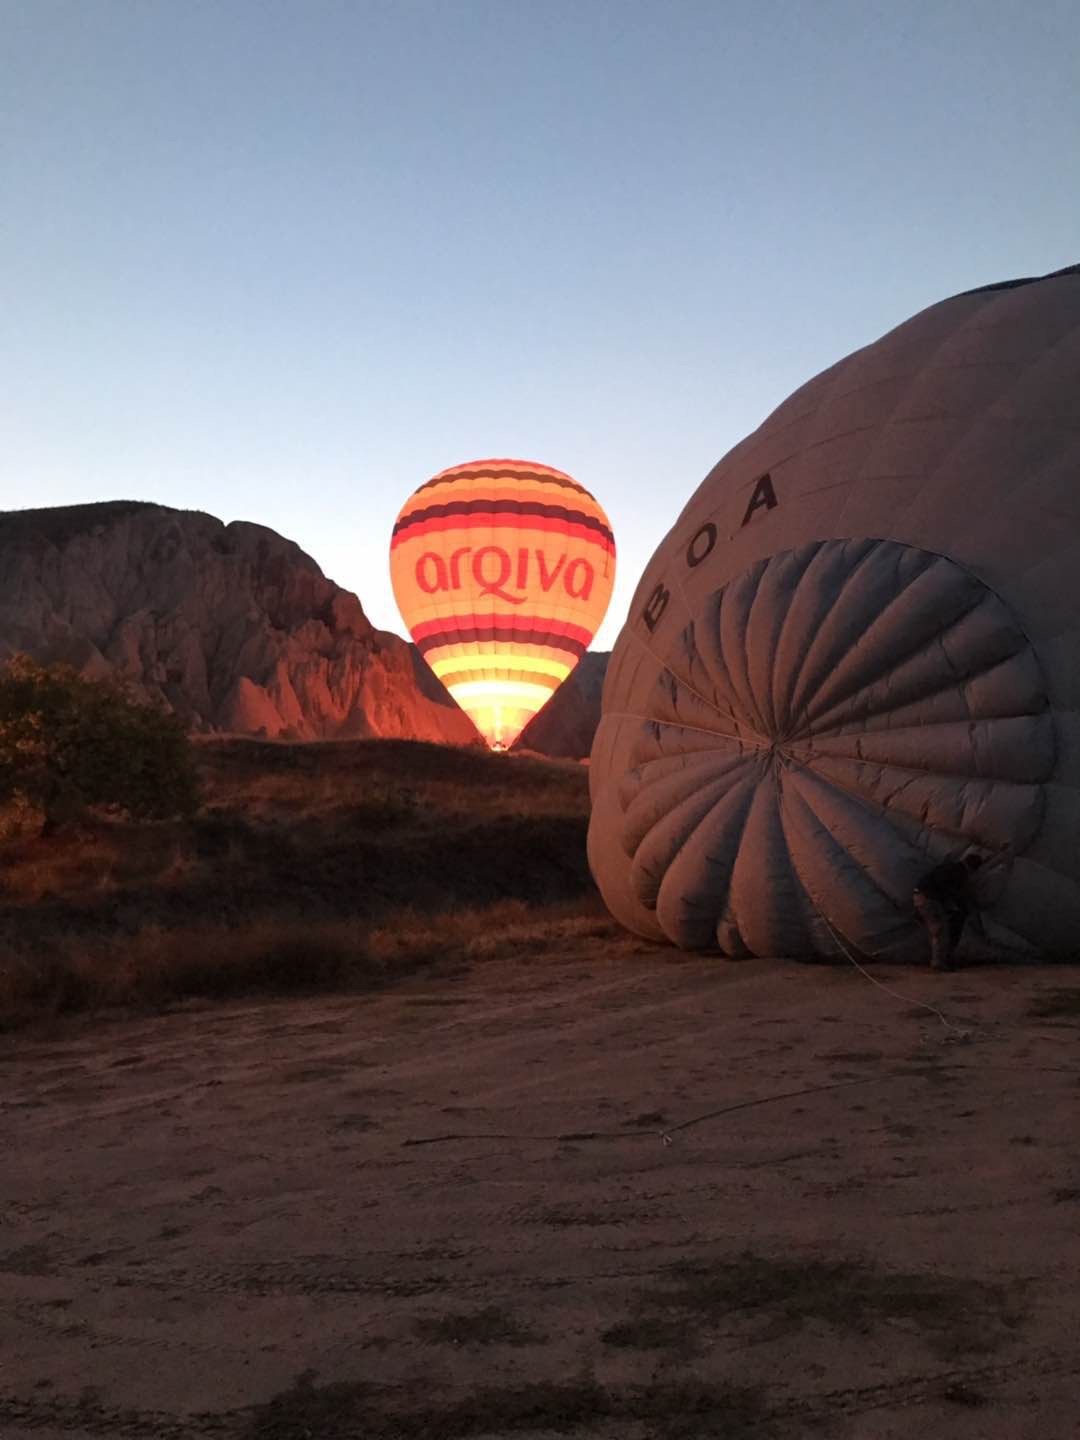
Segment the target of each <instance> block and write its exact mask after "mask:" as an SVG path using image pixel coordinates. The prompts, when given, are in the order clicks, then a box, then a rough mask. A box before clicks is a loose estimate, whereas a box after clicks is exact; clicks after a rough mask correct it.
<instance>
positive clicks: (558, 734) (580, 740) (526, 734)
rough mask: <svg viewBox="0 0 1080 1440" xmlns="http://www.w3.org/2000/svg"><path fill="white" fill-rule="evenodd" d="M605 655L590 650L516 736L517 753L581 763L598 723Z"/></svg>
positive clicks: (606, 658)
mask: <svg viewBox="0 0 1080 1440" xmlns="http://www.w3.org/2000/svg"><path fill="white" fill-rule="evenodd" d="M610 658H611V656H610V654H609V653H608V652H607V651H597V650H590V651H589V652H588V653H587V654H586V655H583V656H582V657H581V660H580V662H579V663H578V666H577V668H576V669H575V670H574V671H573V672H572V674H571V675H570V677H569V679H567V680H565V681H564V682H563V684H562V685H560V686H559V688H558V690H556V691H555V694H554V695H553V696H552V697H551V699H550V700H549V701H548V703H547V704H546V705H545V706H544V708H543V709H542V710H541V711H540V712H539V713H538V714H536V715H534V716H533V718H532V719H531V720H530V721H529V723H528V725H526V726H525V729H524V730H523V731H522V732H521V734H520V735H519V736H518V739H517V743H516V745H515V746H514V748H515V749H516V750H535V751H536V753H537V754H539V755H551V756H554V757H558V758H560V759H567V760H584V759H585V758H586V757H587V756H588V753H589V751H590V750H591V749H592V742H593V736H594V735H595V734H596V727H597V725H599V723H600V696H601V693H602V692H603V689H604V676H605V675H606V674H607V666H608V660H609V659H610Z"/></svg>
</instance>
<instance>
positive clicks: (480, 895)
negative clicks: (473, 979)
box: [0, 740, 607, 1022]
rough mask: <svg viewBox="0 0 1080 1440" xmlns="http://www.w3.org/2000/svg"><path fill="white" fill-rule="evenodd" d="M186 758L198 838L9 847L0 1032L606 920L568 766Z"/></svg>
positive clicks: (236, 752)
mask: <svg viewBox="0 0 1080 1440" xmlns="http://www.w3.org/2000/svg"><path fill="white" fill-rule="evenodd" d="M197 755H198V760H199V769H200V772H201V776H202V782H203V807H202V809H201V811H200V813H199V815H198V816H197V817H196V818H195V819H194V820H193V821H191V822H181V821H177V822H174V823H168V824H142V825H138V824H133V823H125V822H119V821H115V822H110V821H106V820H101V819H99V820H95V821H92V822H88V823H86V824H84V825H81V826H79V827H77V828H72V829H70V830H67V831H63V832H61V833H59V834H57V835H54V836H50V837H47V838H36V839H32V840H31V839H22V840H12V841H9V842H7V843H6V844H5V845H4V846H3V847H2V853H0V1016H2V1015H3V1013H4V1012H5V1011H6V1012H7V1015H8V1019H9V1022H10V1021H11V1018H12V1017H15V1018H18V1016H20V1015H25V1014H27V1013H40V1012H41V1011H42V1010H46V1011H63V1010H66V1009H81V1008H86V1007H87V1006H91V1005H94V1004H98V1003H110V1002H114V1001H126V1000H140V999H149V1000H154V999H160V998H168V997H169V996H170V995H179V994H186V993H212V994H213V993H235V992H236V991H243V990H246V989H251V990H259V989H294V988H300V989H303V988H306V987H310V986H319V985H324V986H325V985H334V984H342V985H346V986H347V985H350V984H352V983H355V982H356V981H357V980H361V979H362V980H364V981H365V982H370V981H372V980H374V979H377V978H379V976H380V975H381V974H382V973H383V972H384V971H385V970H386V969H387V967H388V966H389V967H393V966H395V965H405V966H408V965H415V964H418V963H426V962H427V961H428V960H432V959H447V958H450V957H452V956H453V955H455V954H456V955H457V956H458V957H459V958H461V957H462V956H463V955H464V952H465V951H466V950H468V948H469V947H470V946H471V947H472V948H473V950H474V951H475V950H476V949H477V947H479V948H480V949H483V948H484V947H485V945H488V946H489V944H490V938H491V937H492V936H495V937H499V938H500V939H501V940H502V941H505V939H506V936H507V935H509V934H511V933H512V932H513V929H514V926H518V927H520V926H521V925H522V924H528V925H532V926H533V928H534V929H535V928H536V926H537V925H539V926H540V928H541V929H542V928H543V926H544V925H545V924H547V923H548V922H549V921H551V920H554V921H556V922H558V923H562V922H564V921H566V920H568V919H572V918H573V917H574V916H575V915H578V916H580V915H592V916H595V915H599V914H600V910H599V905H598V901H597V900H596V897H595V893H594V891H593V887H592V881H591V879H590V877H589V873H588V867H587V864H586V859H585V830H586V824H587V815H588V801H587V777H586V774H585V772H584V770H583V769H582V768H581V767H579V766H577V765H573V764H559V763H556V762H550V761H543V760H535V759H528V758H524V757H512V756H506V755H492V754H489V753H488V752H486V751H484V750H482V749H480V748H473V749H456V748H453V747H446V746H439V745H431V744H424V743H420V742H412V741H389V740H369V741H348V742H331V743H321V744H269V743H265V742H259V741H247V740H230V741H206V742H203V743H201V744H200V745H198V746H197ZM551 907H554V909H553V910H552V908H551ZM603 923H605V924H606V923H607V922H606V921H605V922H603ZM530 933H531V932H530ZM533 938H534V939H535V938H536V937H535V936H533ZM466 958H467V957H466Z"/></svg>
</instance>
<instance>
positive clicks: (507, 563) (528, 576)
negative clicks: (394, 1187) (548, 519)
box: [415, 545, 596, 605]
mask: <svg viewBox="0 0 1080 1440" xmlns="http://www.w3.org/2000/svg"><path fill="white" fill-rule="evenodd" d="M468 556H471V557H472V558H471V559H467V558H466V557H468ZM549 559H550V557H549V556H548V555H545V553H544V551H543V550H542V549H540V548H539V547H538V548H536V549H534V550H530V549H528V547H526V546H524V545H522V546H520V547H519V548H518V550H517V552H516V554H514V555H511V553H510V551H509V550H504V549H503V547H502V546H501V545H482V546H480V548H479V549H477V550H474V549H473V547H472V546H471V545H462V546H460V547H459V548H458V549H457V550H454V551H452V552H451V554H450V555H449V556H444V555H440V554H438V552H437V551H435V550H425V551H424V553H423V555H421V556H419V557H418V558H417V561H416V569H415V575H416V583H417V585H418V586H419V587H420V589H421V590H423V592H424V593H425V594H426V595H435V594H437V593H438V592H439V591H442V590H460V589H461V588H462V586H463V585H465V584H467V583H468V580H469V577H470V576H471V579H472V583H473V584H474V585H476V587H477V589H478V590H479V592H480V594H481V595H493V596H495V597H496V598H497V599H499V600H505V601H506V602H507V604H509V605H521V604H523V603H524V602H525V600H526V599H527V598H528V591H529V590H531V589H534V588H535V585H537V584H538V585H539V587H540V590H541V591H543V592H544V593H547V592H548V591H550V590H552V589H553V588H554V586H555V585H556V583H557V582H559V581H560V580H561V582H562V588H563V589H564V590H565V591H566V594H567V595H568V596H569V597H570V599H571V600H588V598H589V595H590V594H591V592H592V588H593V584H594V582H595V580H596V571H595V570H594V568H593V564H592V561H591V560H586V559H584V558H583V557H582V556H580V555H579V556H576V557H575V558H574V559H573V560H570V559H569V557H568V554H567V552H566V551H565V550H564V551H563V552H562V554H561V555H559V557H558V559H557V560H555V562H554V564H549ZM511 590H519V591H522V592H524V593H522V594H519V595H514V594H511Z"/></svg>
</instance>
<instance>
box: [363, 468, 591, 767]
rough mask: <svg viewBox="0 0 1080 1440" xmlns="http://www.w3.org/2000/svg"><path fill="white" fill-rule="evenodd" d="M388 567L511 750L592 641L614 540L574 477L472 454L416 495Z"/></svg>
mask: <svg viewBox="0 0 1080 1440" xmlns="http://www.w3.org/2000/svg"><path fill="white" fill-rule="evenodd" d="M390 575H391V580H392V582H393V586H394V595H395V597H396V599H397V603H398V608H399V609H400V611H401V614H402V617H403V618H404V620H405V623H406V625H407V626H408V627H409V630H410V632H411V634H412V637H413V639H414V640H415V642H416V644H417V646H418V648H419V649H420V651H421V653H422V654H423V656H424V658H425V659H426V660H427V662H428V664H429V665H430V666H431V668H432V669H433V670H434V672H435V674H436V675H437V676H438V677H439V679H440V680H441V681H442V682H443V684H444V685H445V686H446V688H447V689H448V690H449V691H450V694H451V695H452V696H453V697H454V699H455V700H456V701H457V702H458V704H459V705H460V706H461V707H462V709H463V710H465V711H466V712H467V713H468V714H469V715H470V717H471V718H472V720H473V722H474V724H475V725H476V727H477V729H478V730H479V731H480V733H481V735H483V736H484V738H485V739H486V740H487V742H488V743H489V744H490V745H492V746H495V747H498V748H505V747H507V746H509V745H511V744H512V743H513V741H514V740H515V739H516V737H517V735H518V733H519V732H520V731H521V729H522V728H523V727H524V725H525V724H526V723H527V722H528V721H529V720H530V719H531V718H532V716H533V715H535V714H536V712H537V711H538V710H540V709H541V707H542V706H543V705H544V704H546V702H547V701H548V700H549V699H550V698H551V695H552V693H553V692H554V691H555V690H556V689H557V688H558V686H559V685H561V684H562V682H563V680H565V679H566V677H567V676H568V675H569V674H570V672H571V670H573V668H574V666H575V665H576V664H577V662H578V660H579V659H580V658H581V656H582V655H583V654H584V653H585V651H586V650H587V649H588V646H589V643H590V641H591V640H592V637H593V635H594V634H595V633H596V630H597V627H598V626H599V624H600V622H601V620H602V619H603V618H604V613H605V611H606V610H607V607H608V601H609V600H610V598H611V587H612V584H613V583H614V579H615V541H614V537H613V536H612V533H611V527H610V525H609V524H608V520H607V516H606V515H605V514H604V512H603V510H602V509H601V507H600V505H599V504H598V503H597V501H596V500H595V499H594V497H593V496H592V495H590V494H589V492H588V491H587V490H586V489H585V488H584V487H583V486H581V485H579V484H578V483H577V481H575V480H572V479H571V478H570V476H569V475H564V474H563V473H562V471H560V470H553V469H551V468H550V467H549V466H546V465H538V464H534V463H532V462H530V461H525V460H474V461H470V462H469V463H468V464H465V465H456V466H454V467H453V468H452V469H449V470H444V471H442V472H441V473H440V474H438V475H436V476H435V477H434V479H432V480H429V481H428V482H427V483H426V484H424V485H421V486H420V488H419V489H418V490H417V491H416V492H415V494H413V495H412V496H411V497H410V498H409V499H408V500H407V501H406V503H405V505H404V506H403V507H402V510H401V513H400V515H399V516H398V519H397V523H396V524H395V526H394V533H393V537H392V540H391V544H390Z"/></svg>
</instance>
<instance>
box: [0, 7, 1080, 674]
mask: <svg viewBox="0 0 1080 1440" xmlns="http://www.w3.org/2000/svg"><path fill="white" fill-rule="evenodd" d="M0 26H2V28H0V37H2V39H0V287H2V293H0V302H2V303H0V316H2V331H0V334H2V343H0V507H3V508H8V507H11V508H21V507H25V506H32V505H60V504H68V503H71V502H76V501H86V500H103V499H111V498H117V497H133V498H139V499H147V500H156V501H160V502H162V503H165V504H169V505H176V506H183V507H189V508H196V509H204V510H208V511H211V512H212V513H214V514H216V515H220V516H221V517H222V518H223V519H227V520H228V519H236V518H243V519H249V520H256V521H259V522H261V523H263V524H266V525H270V526H272V527H274V528H275V529H277V530H280V531H282V532H283V533H284V534H286V535H288V536H290V537H292V538H293V539H295V540H297V541H298V542H299V543H300V544H301V545H302V546H304V548H305V549H307V550H308V551H310V552H311V554H313V555H314V556H315V558H316V559H317V560H318V561H319V563H320V564H321V565H322V567H323V569H324V570H325V571H326V572H327V574H329V575H331V576H332V577H333V578H334V579H335V580H337V581H339V582H340V583H341V584H343V585H346V586H348V587H349V588H351V589H354V590H356V591H357V593H358V594H359V595H360V598H361V600H362V601H363V603H364V606H365V608H366V609H367V611H368V613H369V615H370V616H371V618H372V619H373V620H374V621H375V622H376V623H377V624H380V625H383V626H385V627H388V628H395V629H398V630H400V629H401V624H400V621H399V619H398V616H397V611H396V608H395V606H394V602H393V597H392V595H391V592H390V588H389V582H388V577H387V564H386V548H387V541H388V535H389V531H390V527H391V525H392V522H393V519H394V516H395V514H396V512H397V509H398V507H399V505H400V503H401V501H402V500H403V499H404V498H405V496H406V495H407V494H408V493H409V492H410V491H411V490H412V489H414V488H415V486H416V485H418V484H420V483H421V482H422V481H423V480H425V479H427V478H428V477H429V476H430V475H431V474H433V473H434V472H435V471H437V470H440V469H442V468H443V467H445V466H446V465H449V464H452V463H454V462H457V461H461V460H466V459H472V458H476V457H479V456H484V455H513V456H521V457H525V458H529V459H537V460H542V461H545V462H547V463H549V464H552V465H555V466H558V467H560V468H561V469H564V470H568V471H569V472H570V473H571V474H573V475H574V476H576V477H577V478H578V479H579V480H581V482H582V483H583V484H585V485H587V486H588V487H589V488H590V489H591V490H593V491H594V492H595V494H596V495H597V496H598V498H599V499H600V500H601V502H602V503H603V504H604V505H605V507H606V509H607V511H608V513H609V515H610V517H611V520H612V524H613V527H614V530H615V533H616V537H617V539H618V541H619V546H620V554H619V564H620V583H619V585H618V587H617V589H616V594H615V601H614V603H613V605H612V610H611V612H610V615H609V618H608V621H607V623H606V624H605V626H604V629H603V630H602V631H601V633H600V636H599V637H598V639H599V643H601V644H605V645H607V644H610V643H611V641H612V640H613V638H614V635H615V633H616V632H617V629H618V627H619V625H620V624H621V621H622V618H623V615H624V613H625V608H626V605H627V602H628V600H629V595H630V591H631V588H632V586H633V583H634V581H635V580H636V578H637V575H638V574H639V572H640V570H641V569H642V567H643V565H644V563H645V561H646V560H647V559H648V556H649V555H650V554H651V552H652V550H653V548H654V546H655V544H656V542H657V541H658V540H659V538H660V537H661V536H662V535H663V533H664V532H665V531H666V530H667V528H668V527H669V525H670V524H671V522H672V520H673V518H674V516H675V515H676V513H677V512H678V510H679V508H680V507H681V505H682V504H683V502H684V500H685V498H686V497H687V495H688V494H689V493H690V491H691V489H692V488H693V487H694V486H696V485H697V483H698V482H699V480H700V479H701V478H702V476H703V475H704V474H705V472H706V471H707V470H708V469H709V468H710V467H711V466H712V464H713V463H714V462H715V461H716V460H717V459H718V458H719V457H720V455H721V454H723V452H724V451H726V450H727V449H728V448H730V446H731V445H732V444H734V443H735V442H736V441H737V440H739V439H740V438H741V437H742V436H743V435H744V434H745V433H747V431H749V430H750V429H752V428H753V427H754V426H755V425H757V424H758V423H759V422H760V421H761V420H762V419H763V417H764V416H765V415H766V414H767V413H768V412H769V411H770V410H771V409H772V408H773V407H774V406H775V405H776V404H777V403H778V402H779V401H780V400H782V399H783V398H784V396H785V395H786V394H788V393H789V392H790V391H791V390H792V389H793V388H794V387H795V386H796V385H797V384H799V383H801V382H802V381H803V380H805V379H807V378H808V377H809V376H810V375H811V374H813V373H815V372H816V371H818V370H820V369H822V368H823V367H824V366H825V365H828V364H830V363H832V361H834V360H836V359H839V358H840V356H841V355H843V354H845V353H847V352H848V351H849V350H851V349H853V348H855V347H856V346H858V345H860V344H863V343H865V342H866V341H869V340H872V339H873V338H875V337H876V336H877V335H879V334H880V333H881V332H883V331H884V330H886V329H888V328H890V327H891V326H892V325H894V324H896V323H897V322H899V321H901V320H903V319H904V318H905V317H906V316H908V315H909V314H911V313H912V312H914V311H915V310H917V309H920V308H921V307H922V306H924V305H926V304H929V303H931V302H933V301H935V300H937V299H939V298H941V297H943V296H945V295H947V294H951V293H953V292H955V291H957V290H961V289H966V288H969V287H970V286H973V285H977V284H980V283H984V282H987V281H991V280H998V279H1003V278H1006V277H1010V276H1015V275H1021V274H1038V273H1041V272H1043V271H1046V270H1048V269H1055V268H1057V267H1059V266H1062V265H1066V264H1070V263H1075V262H1076V261H1078V260H1080V5H1078V4H1077V0H1029V3H1021V0H1011V3H1003V0H951V3H950V0H925V3H924V0H903V3H899V0H889V3H882V0H802V3H791V0H789V3H781V0H711V3H706V0H352V3H345V0H340V3H331V0H0Z"/></svg>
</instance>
